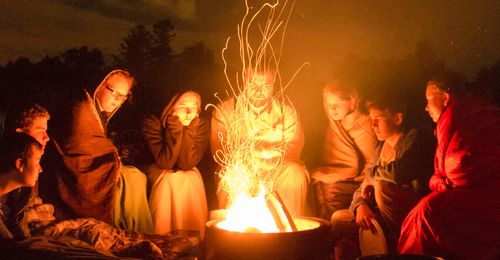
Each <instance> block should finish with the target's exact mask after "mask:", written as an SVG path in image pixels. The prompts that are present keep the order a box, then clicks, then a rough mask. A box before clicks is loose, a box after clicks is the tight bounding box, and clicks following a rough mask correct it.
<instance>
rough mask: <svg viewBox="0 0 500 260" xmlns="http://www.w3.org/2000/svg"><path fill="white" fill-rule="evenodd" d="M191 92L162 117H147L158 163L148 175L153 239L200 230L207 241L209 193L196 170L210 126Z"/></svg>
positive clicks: (198, 99) (146, 126) (147, 137)
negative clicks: (153, 230) (206, 191)
mask: <svg viewBox="0 0 500 260" xmlns="http://www.w3.org/2000/svg"><path fill="white" fill-rule="evenodd" d="M200 111H201V97H200V95H198V94H197V93H195V92H193V91H185V92H182V93H179V94H178V95H176V96H175V97H173V98H172V100H171V101H170V103H169V104H168V105H167V106H166V107H165V109H164V110H163V112H162V114H161V116H160V117H159V118H158V117H157V116H155V115H150V116H148V117H147V118H146V119H145V121H144V126H143V134H144V138H145V140H146V142H147V144H148V146H149V148H150V151H151V155H152V157H153V159H154V163H153V164H152V165H151V166H150V167H149V168H148V169H147V170H146V174H147V175H148V182H149V183H150V184H151V186H152V188H151V194H150V197H149V206H150V209H151V214H152V216H153V222H154V226H155V233H158V234H165V233H167V232H170V231H172V230H196V231H198V232H200V236H201V237H203V235H204V231H205V224H206V222H207V217H208V209H207V199H206V194H205V187H204V185H203V179H202V177H201V174H200V172H199V171H198V169H197V168H196V165H197V164H198V163H199V162H200V160H201V158H202V156H203V154H204V153H205V150H206V148H207V146H208V140H209V135H210V125H209V122H208V120H206V119H204V118H200V117H199V113H200Z"/></svg>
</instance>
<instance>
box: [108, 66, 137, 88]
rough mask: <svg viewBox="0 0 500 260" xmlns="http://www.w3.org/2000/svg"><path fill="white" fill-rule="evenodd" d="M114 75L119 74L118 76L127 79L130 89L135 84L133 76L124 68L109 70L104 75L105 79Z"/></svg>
mask: <svg viewBox="0 0 500 260" xmlns="http://www.w3.org/2000/svg"><path fill="white" fill-rule="evenodd" d="M114 76H119V77H122V78H124V79H125V80H127V81H128V83H129V84H130V89H132V88H133V87H134V86H135V84H136V80H135V78H134V77H133V76H132V75H130V73H129V72H128V71H126V70H113V71H111V72H110V73H108V75H107V76H106V81H107V80H108V79H110V78H112V77H114Z"/></svg>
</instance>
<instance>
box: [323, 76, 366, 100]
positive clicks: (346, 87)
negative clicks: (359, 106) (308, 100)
mask: <svg viewBox="0 0 500 260" xmlns="http://www.w3.org/2000/svg"><path fill="white" fill-rule="evenodd" d="M334 92H335V93H338V94H340V95H339V97H340V98H341V99H344V100H348V99H350V98H351V97H354V98H356V99H359V85H358V83H357V82H356V81H354V80H351V79H334V80H331V81H328V82H327V83H326V85H325V87H324V88H323V94H324V93H334Z"/></svg>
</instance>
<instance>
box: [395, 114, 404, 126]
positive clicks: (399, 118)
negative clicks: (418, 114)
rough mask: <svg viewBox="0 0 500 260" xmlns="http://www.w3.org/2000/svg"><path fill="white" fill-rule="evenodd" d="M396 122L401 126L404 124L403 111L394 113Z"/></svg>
mask: <svg viewBox="0 0 500 260" xmlns="http://www.w3.org/2000/svg"><path fill="white" fill-rule="evenodd" d="M394 122H395V123H396V125H397V126H401V124H403V113H396V114H395V115H394Z"/></svg>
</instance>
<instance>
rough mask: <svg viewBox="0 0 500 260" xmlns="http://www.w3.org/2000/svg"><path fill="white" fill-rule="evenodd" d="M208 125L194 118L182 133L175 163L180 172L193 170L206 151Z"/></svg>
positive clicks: (200, 119)
mask: <svg viewBox="0 0 500 260" xmlns="http://www.w3.org/2000/svg"><path fill="white" fill-rule="evenodd" d="M209 135H210V125H209V123H208V121H207V120H205V119H204V118H199V117H196V118H195V119H193V121H192V122H191V124H190V125H189V126H187V127H185V129H184V131H183V138H182V145H181V149H180V153H179V159H178V161H177V167H179V169H181V170H188V169H192V168H194V167H195V166H196V165H197V164H198V163H199V162H200V160H201V158H202V157H203V154H204V153H205V150H206V149H207V145H208V140H209Z"/></svg>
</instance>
